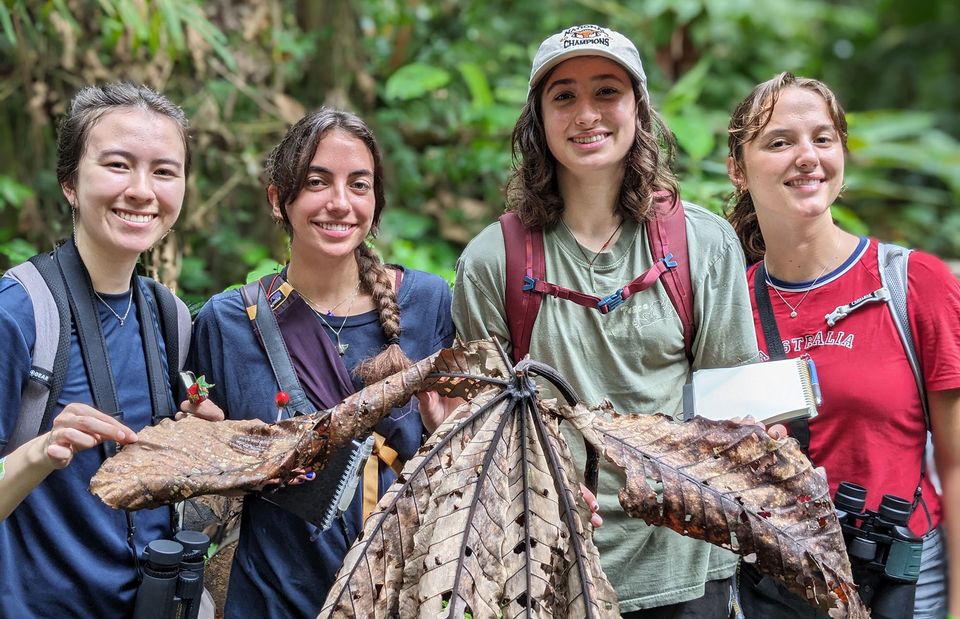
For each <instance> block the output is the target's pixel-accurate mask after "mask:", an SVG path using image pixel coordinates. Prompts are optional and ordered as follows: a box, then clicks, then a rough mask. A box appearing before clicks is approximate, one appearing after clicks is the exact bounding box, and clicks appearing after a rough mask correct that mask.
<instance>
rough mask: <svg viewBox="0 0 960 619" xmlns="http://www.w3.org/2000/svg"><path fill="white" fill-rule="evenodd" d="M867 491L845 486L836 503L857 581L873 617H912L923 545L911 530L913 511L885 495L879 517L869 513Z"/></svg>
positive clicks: (901, 502) (844, 484)
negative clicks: (910, 522)
mask: <svg viewBox="0 0 960 619" xmlns="http://www.w3.org/2000/svg"><path fill="white" fill-rule="evenodd" d="M866 499H867V491H866V489H865V488H863V487H862V486H858V485H857V484H854V483H850V482H846V481H844V482H841V483H840V486H839V487H838V488H837V492H836V494H835V495H834V498H833V503H834V505H835V506H836V509H837V518H838V519H839V520H840V528H841V529H842V531H843V540H844V542H845V543H846V545H847V554H848V555H849V557H850V566H851V568H852V569H853V580H854V582H855V583H856V584H857V586H858V587H859V592H860V598H861V599H862V600H863V602H864V604H867V605H868V606H870V609H871V613H872V616H873V617H877V618H883V619H886V618H888V617H889V618H890V619H893V618H896V617H908V616H910V614H911V613H912V612H913V602H914V598H915V596H916V587H917V578H918V577H919V576H920V555H921V553H922V551H923V540H921V539H920V538H919V537H917V536H916V535H914V534H913V532H911V531H910V529H909V528H908V527H907V521H908V520H909V519H910V513H911V512H912V511H913V505H912V504H911V503H910V502H909V501H907V500H905V499H902V498H900V497H897V496H893V495H891V494H885V495H883V499H882V500H881V501H880V506H879V507H878V508H877V511H875V512H874V511H871V510H865V509H864V507H865V505H866Z"/></svg>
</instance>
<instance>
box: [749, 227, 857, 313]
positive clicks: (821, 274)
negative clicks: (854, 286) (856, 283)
mask: <svg viewBox="0 0 960 619" xmlns="http://www.w3.org/2000/svg"><path fill="white" fill-rule="evenodd" d="M838 247H840V235H839V234H838V235H837V244H836V246H835V247H834V248H833V253H834V256H833V257H834V258H836V257H837V256H836V253H837V248H838ZM828 266H830V261H829V260H828V261H827V263H826V264H824V265H823V270H821V271H820V275H817V276H816V277H815V278H813V281H812V282H810V285H809V286H807V289H806V290H804V291H803V296H802V297H800V300H799V301H797V304H796V305H790V304H789V303H788V302H787V300H786V299H784V298H783V295H782V294H780V289H778V288H777V287H776V286H774V285H773V282H772V281H771V280H770V272H769V271H767V269H766V268H764V269H763V270H764V273H766V275H767V286H769V287H770V288H773V291H774V292H776V293H777V296H778V297H780V300H781V301H783V304H784V305H786V306H787V307H789V308H790V318H796V317H797V316H798V314H797V308H798V307H800V304H801V303H803V302H804V301H805V300H806V298H807V295H808V294H810V291H811V290H813V288H814V287H815V286H816V285H817V282H818V281H820V278H821V277H823V274H824V273H826V272H827V267H828Z"/></svg>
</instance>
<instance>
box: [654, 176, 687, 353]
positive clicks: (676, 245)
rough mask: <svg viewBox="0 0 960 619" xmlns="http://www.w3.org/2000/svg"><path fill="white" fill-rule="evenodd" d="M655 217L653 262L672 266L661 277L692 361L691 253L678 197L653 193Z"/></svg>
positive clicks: (668, 193) (662, 192)
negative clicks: (671, 264)
mask: <svg viewBox="0 0 960 619" xmlns="http://www.w3.org/2000/svg"><path fill="white" fill-rule="evenodd" d="M653 203H654V208H655V209H656V216H655V217H651V218H650V219H648V220H647V237H648V238H649V239H650V253H651V255H652V256H653V261H654V264H661V263H663V264H667V263H670V262H672V263H673V265H675V266H673V267H671V268H670V269H669V270H668V271H666V272H664V274H663V277H661V278H660V281H661V283H663V287H664V289H666V292H667V296H668V297H669V298H670V302H671V303H673V307H674V309H675V310H676V311H677V315H679V316H680V323H681V324H682V325H683V347H684V350H685V351H686V353H687V360H688V361H689V362H690V364H691V365H692V364H693V338H694V336H695V335H696V323H695V322H694V319H693V284H692V283H691V279H690V253H689V251H687V221H686V217H685V214H684V210H683V202H681V201H680V196H678V195H676V194H674V193H671V192H669V191H660V192H657V194H656V195H655V196H654V199H653Z"/></svg>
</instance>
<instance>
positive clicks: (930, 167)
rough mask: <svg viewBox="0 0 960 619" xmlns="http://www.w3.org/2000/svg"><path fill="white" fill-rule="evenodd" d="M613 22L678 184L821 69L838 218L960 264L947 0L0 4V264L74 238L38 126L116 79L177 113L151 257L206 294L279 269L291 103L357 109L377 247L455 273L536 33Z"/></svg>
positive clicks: (50, 139) (50, 138)
mask: <svg viewBox="0 0 960 619" xmlns="http://www.w3.org/2000/svg"><path fill="white" fill-rule="evenodd" d="M576 23H598V24H604V25H609V26H611V27H613V28H615V29H617V30H619V31H621V32H623V33H625V34H627V35H628V36H630V37H631V38H632V39H633V40H634V41H635V42H636V43H637V45H638V47H639V48H640V53H641V56H642V57H643V60H644V63H645V66H646V70H647V73H648V75H649V79H650V91H651V94H652V98H653V101H654V104H655V106H656V107H657V109H658V110H659V111H661V112H662V113H663V115H664V116H665V117H666V119H667V121H668V124H669V126H670V127H671V129H672V130H673V131H674V133H675V134H676V138H677V142H678V143H679V146H680V149H679V151H680V152H679V157H678V160H677V162H676V164H677V171H678V173H679V175H680V178H681V180H682V187H683V195H684V197H685V198H686V199H688V200H692V201H695V202H699V203H700V204H703V205H705V206H707V207H709V208H711V209H713V210H716V211H720V210H722V208H723V206H724V204H725V200H726V197H727V195H728V194H729V190H730V186H729V183H728V181H727V178H726V174H725V167H724V157H725V155H726V135H725V128H726V123H727V119H728V115H729V113H730V111H731V109H732V108H733V106H734V104H735V103H736V102H737V101H738V100H740V99H741V98H742V97H743V96H744V95H745V94H746V93H747V92H748V91H749V90H750V88H751V87H752V86H753V84H755V83H756V82H758V81H760V80H764V79H767V78H768V77H770V76H771V75H773V74H774V73H777V72H780V71H784V70H789V71H793V72H795V73H798V74H802V75H807V76H813V77H818V78H821V79H824V80H825V81H826V82H827V83H828V84H830V85H831V86H832V87H833V88H834V89H835V90H836V91H837V93H838V94H839V96H840V98H841V101H842V102H843V104H844V106H845V107H846V109H847V110H848V112H849V119H850V134H851V138H850V157H849V161H848V168H847V179H846V183H847V189H846V191H845V192H844V194H843V197H842V200H841V203H840V206H839V208H837V209H836V216H837V218H838V220H840V221H841V222H842V224H843V225H844V226H845V227H847V228H848V229H849V230H851V231H854V232H858V233H866V232H869V233H871V234H874V235H876V236H879V237H881V238H885V239H889V240H896V241H901V242H904V243H907V244H910V245H913V246H917V247H922V248H924V249H927V250H929V251H932V252H934V253H937V254H939V255H941V256H942V257H945V258H954V259H956V258H960V210H958V209H955V208H952V207H954V206H955V205H957V204H958V202H960V200H958V198H960V142H958V137H960V79H958V78H960V71H958V63H960V37H958V36H957V33H958V32H960V3H956V2H945V1H935V0H921V1H919V2H918V1H916V0H849V1H842V0H801V1H796V0H764V1H763V2H757V1H756V0H579V1H576V2H573V1H569V0H568V1H566V2H560V1H553V0H540V1H538V2H524V1H510V0H461V1H457V0H434V1H425V0H363V1H361V0H327V1H316V2H314V1H310V0H248V1H245V2H237V1H231V0H209V1H201V0H0V268H6V267H7V266H9V265H11V264H15V263H18V262H20V261H22V260H24V259H25V258H27V257H29V256H30V255H32V254H33V253H35V252H36V251H38V250H40V249H46V248H49V247H51V246H52V244H53V242H54V241H55V240H56V239H59V238H63V237H64V236H65V235H66V234H67V233H68V232H69V227H70V223H69V216H68V214H67V206H66V202H65V200H64V199H63V197H62V194H61V193H60V189H59V187H58V186H57V183H56V177H55V173H54V169H55V156H56V152H55V151H56V149H55V128H56V123H57V120H58V118H59V117H60V116H61V115H62V113H63V112H64V109H65V106H66V104H67V102H68V101H69V99H70V97H71V96H72V94H73V92H74V91H75V90H76V89H77V88H78V87H80V86H82V85H84V84H88V83H92V82H100V81H107V80H117V79H128V80H136V81H142V82H144V83H147V84H149V85H151V86H153V87H155V88H157V89H159V90H161V91H163V92H165V93H166V94H167V95H169V96H170V97H171V98H172V99H173V100H174V101H177V102H178V103H180V104H181V105H182V106H183V107H184V109H185V110H186V111H187V113H188V115H189V117H190V118H191V122H192V133H193V145H194V162H195V163H194V171H193V174H192V175H191V178H190V180H189V186H188V195H187V199H186V202H185V206H184V211H183V213H182V215H181V217H180V221H179V222H178V224H177V226H176V228H175V231H174V232H173V233H172V234H170V235H169V236H168V237H167V238H166V239H165V240H164V242H163V243H161V244H160V246H158V247H157V248H155V250H153V252H151V254H150V255H149V256H147V257H146V258H145V262H146V265H145V266H146V267H147V269H148V270H149V271H150V272H152V273H155V274H158V275H159V277H160V278H161V279H162V280H163V281H165V282H166V283H168V284H170V285H172V286H174V287H176V288H177V290H178V292H179V293H180V294H181V295H182V296H184V297H185V298H187V299H189V300H193V301H200V300H202V299H204V298H206V297H207V296H209V295H210V294H212V293H214V292H216V291H219V290H221V289H222V288H224V287H226V286H228V285H232V284H237V283H240V282H242V281H244V280H245V279H246V278H247V277H248V275H249V274H251V273H253V272H262V271H264V270H269V269H272V268H274V266H275V265H276V262H277V261H281V262H282V261H283V260H284V257H285V251H286V239H285V236H284V234H283V232H282V230H280V229H279V228H277V227H276V226H274V225H273V224H272V223H271V221H270V217H269V209H268V207H267V204H266V200H265V198H264V193H263V188H262V183H261V179H260V174H261V165H262V162H263V159H264V156H265V155H266V153H267V152H269V150H270V149H271V148H272V146H273V145H274V144H275V143H276V142H277V141H278V140H279V138H280V136H282V134H283V133H284V131H285V130H286V128H287V127H288V126H289V124H290V123H292V122H294V121H296V120H297V119H298V118H299V117H300V116H301V115H302V114H303V113H304V111H305V110H308V109H311V108H315V107H317V106H320V105H334V106H340V107H345V108H349V109H352V110H354V111H357V112H358V113H360V114H361V115H362V116H363V117H364V118H366V119H367V120H368V121H369V122H370V123H371V125H372V126H373V127H374V129H375V131H376V132H377V135H378V137H379V139H380V141H381V143H382V146H383V148H384V151H385V153H386V157H387V175H388V176H387V192H388V199H389V208H388V210H387V211H386V212H385V215H384V219H383V221H382V225H381V231H380V235H379V237H378V240H377V246H378V247H379V249H380V251H381V252H382V254H383V255H384V256H385V258H386V259H387V260H390V261H396V262H401V263H403V264H406V265H408V266H412V267H415V268H420V269H425V270H429V271H434V272H437V273H440V274H442V275H444V276H445V277H447V278H451V276H452V273H453V268H454V264H455V260H456V257H457V255H458V253H459V251H460V249H461V248H462V247H463V245H464V244H465V243H466V242H467V241H468V240H469V239H470V238H471V236H472V235H473V234H475V233H476V232H477V231H478V230H480V229H481V228H482V227H483V226H485V225H486V224H487V223H489V222H490V221H492V220H493V219H494V218H495V217H496V216H497V215H498V214H499V213H500V212H501V211H502V208H503V201H502V186H503V184H504V181H505V179H506V177H507V173H508V171H509V169H510V166H511V155H510V148H509V136H510V131H511V129H512V127H513V124H514V121H515V120H516V117H517V115H518V112H519V110H520V107H521V105H522V102H523V101H524V99H525V96H526V88H527V86H526V80H527V76H528V71H529V66H530V59H531V57H532V56H533V54H534V52H535V51H536V47H537V45H538V44H539V42H540V41H541V39H543V38H544V37H545V36H547V35H549V34H551V33H553V32H555V31H557V30H559V29H560V28H561V27H564V26H568V25H572V24H576Z"/></svg>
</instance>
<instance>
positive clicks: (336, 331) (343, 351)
mask: <svg viewBox="0 0 960 619" xmlns="http://www.w3.org/2000/svg"><path fill="white" fill-rule="evenodd" d="M359 291H360V282H359V280H358V281H357V287H356V288H354V289H353V292H351V293H350V296H349V297H347V298H346V299H344V300H343V301H341V302H340V303H338V304H337V305H334V306H333V307H332V308H330V310H329V311H328V312H327V316H328V317H329V316H333V310H335V309H336V308H337V307H339V306H340V305H343V304H344V303H345V302H346V301H350V303H349V305H347V309H346V311H345V312H344V316H343V322H341V323H340V327H339V328H338V329H334V328H333V327H332V326H330V323H329V322H327V320H326V318H324V315H323V313H321V312H318V311H317V309H316V308H315V307H314V303H313V301H311V300H310V298H309V297H308V296H307V295H305V294H303V293H302V292H300V291H297V292H300V296H301V297H303V299H304V300H305V301H306V302H307V307H309V308H310V309H311V310H313V313H314V314H316V315H317V318H319V319H320V322H322V323H323V324H324V325H326V327H327V328H328V329H330V331H332V332H333V336H334V338H336V340H337V352H338V353H340V356H341V357H342V356H343V355H345V354H346V352H347V349H348V348H350V344H344V343H342V342H341V341H340V332H341V331H343V328H344V327H345V326H347V319H348V318H349V317H350V310H351V309H352V308H353V301H354V299H356V298H357V293H358V292H359Z"/></svg>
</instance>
